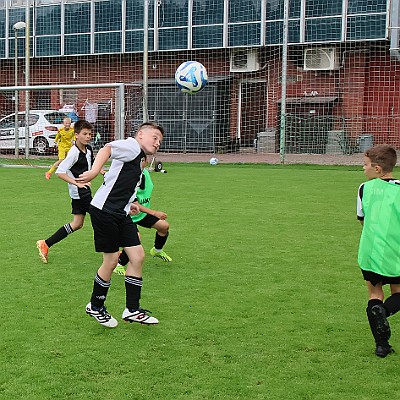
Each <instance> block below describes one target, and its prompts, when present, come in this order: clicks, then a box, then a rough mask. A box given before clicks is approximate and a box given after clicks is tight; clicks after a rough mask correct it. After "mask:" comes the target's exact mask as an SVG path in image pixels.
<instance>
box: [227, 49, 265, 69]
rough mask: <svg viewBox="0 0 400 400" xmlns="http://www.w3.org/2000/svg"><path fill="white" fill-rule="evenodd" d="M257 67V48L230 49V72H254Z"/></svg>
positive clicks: (258, 66)
mask: <svg viewBox="0 0 400 400" xmlns="http://www.w3.org/2000/svg"><path fill="white" fill-rule="evenodd" d="M259 69H260V65H259V63H258V51H257V49H250V50H249V49H231V63H230V71H231V72H254V71H258V70H259Z"/></svg>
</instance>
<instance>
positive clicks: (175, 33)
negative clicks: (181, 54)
mask: <svg viewBox="0 0 400 400" xmlns="http://www.w3.org/2000/svg"><path fill="white" fill-rule="evenodd" d="M187 36H188V35H187V29H186V28H181V29H178V28H175V29H160V30H159V31H158V38H159V48H160V50H174V49H187Z"/></svg>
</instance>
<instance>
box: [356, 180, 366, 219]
mask: <svg viewBox="0 0 400 400" xmlns="http://www.w3.org/2000/svg"><path fill="white" fill-rule="evenodd" d="M363 188H364V184H363V183H362V184H361V185H360V186H359V188H358V195H357V218H358V219H364V212H363V209H362V196H361V193H362V191H363Z"/></svg>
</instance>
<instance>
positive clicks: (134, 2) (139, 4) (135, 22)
mask: <svg viewBox="0 0 400 400" xmlns="http://www.w3.org/2000/svg"><path fill="white" fill-rule="evenodd" d="M145 3H147V2H144V1H143V0H126V29H143V19H144V7H143V6H144V4H145ZM148 3H149V27H151V28H152V27H153V26H154V2H153V1H151V0H150V1H149V2H148Z"/></svg>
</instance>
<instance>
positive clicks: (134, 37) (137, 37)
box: [125, 30, 154, 52]
mask: <svg viewBox="0 0 400 400" xmlns="http://www.w3.org/2000/svg"><path fill="white" fill-rule="evenodd" d="M143 40H144V33H143V30H138V31H127V32H126V34H125V51H127V52H135V51H143ZM153 44H154V32H153V31H149V43H148V46H149V51H152V50H153V49H154V45H153Z"/></svg>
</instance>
